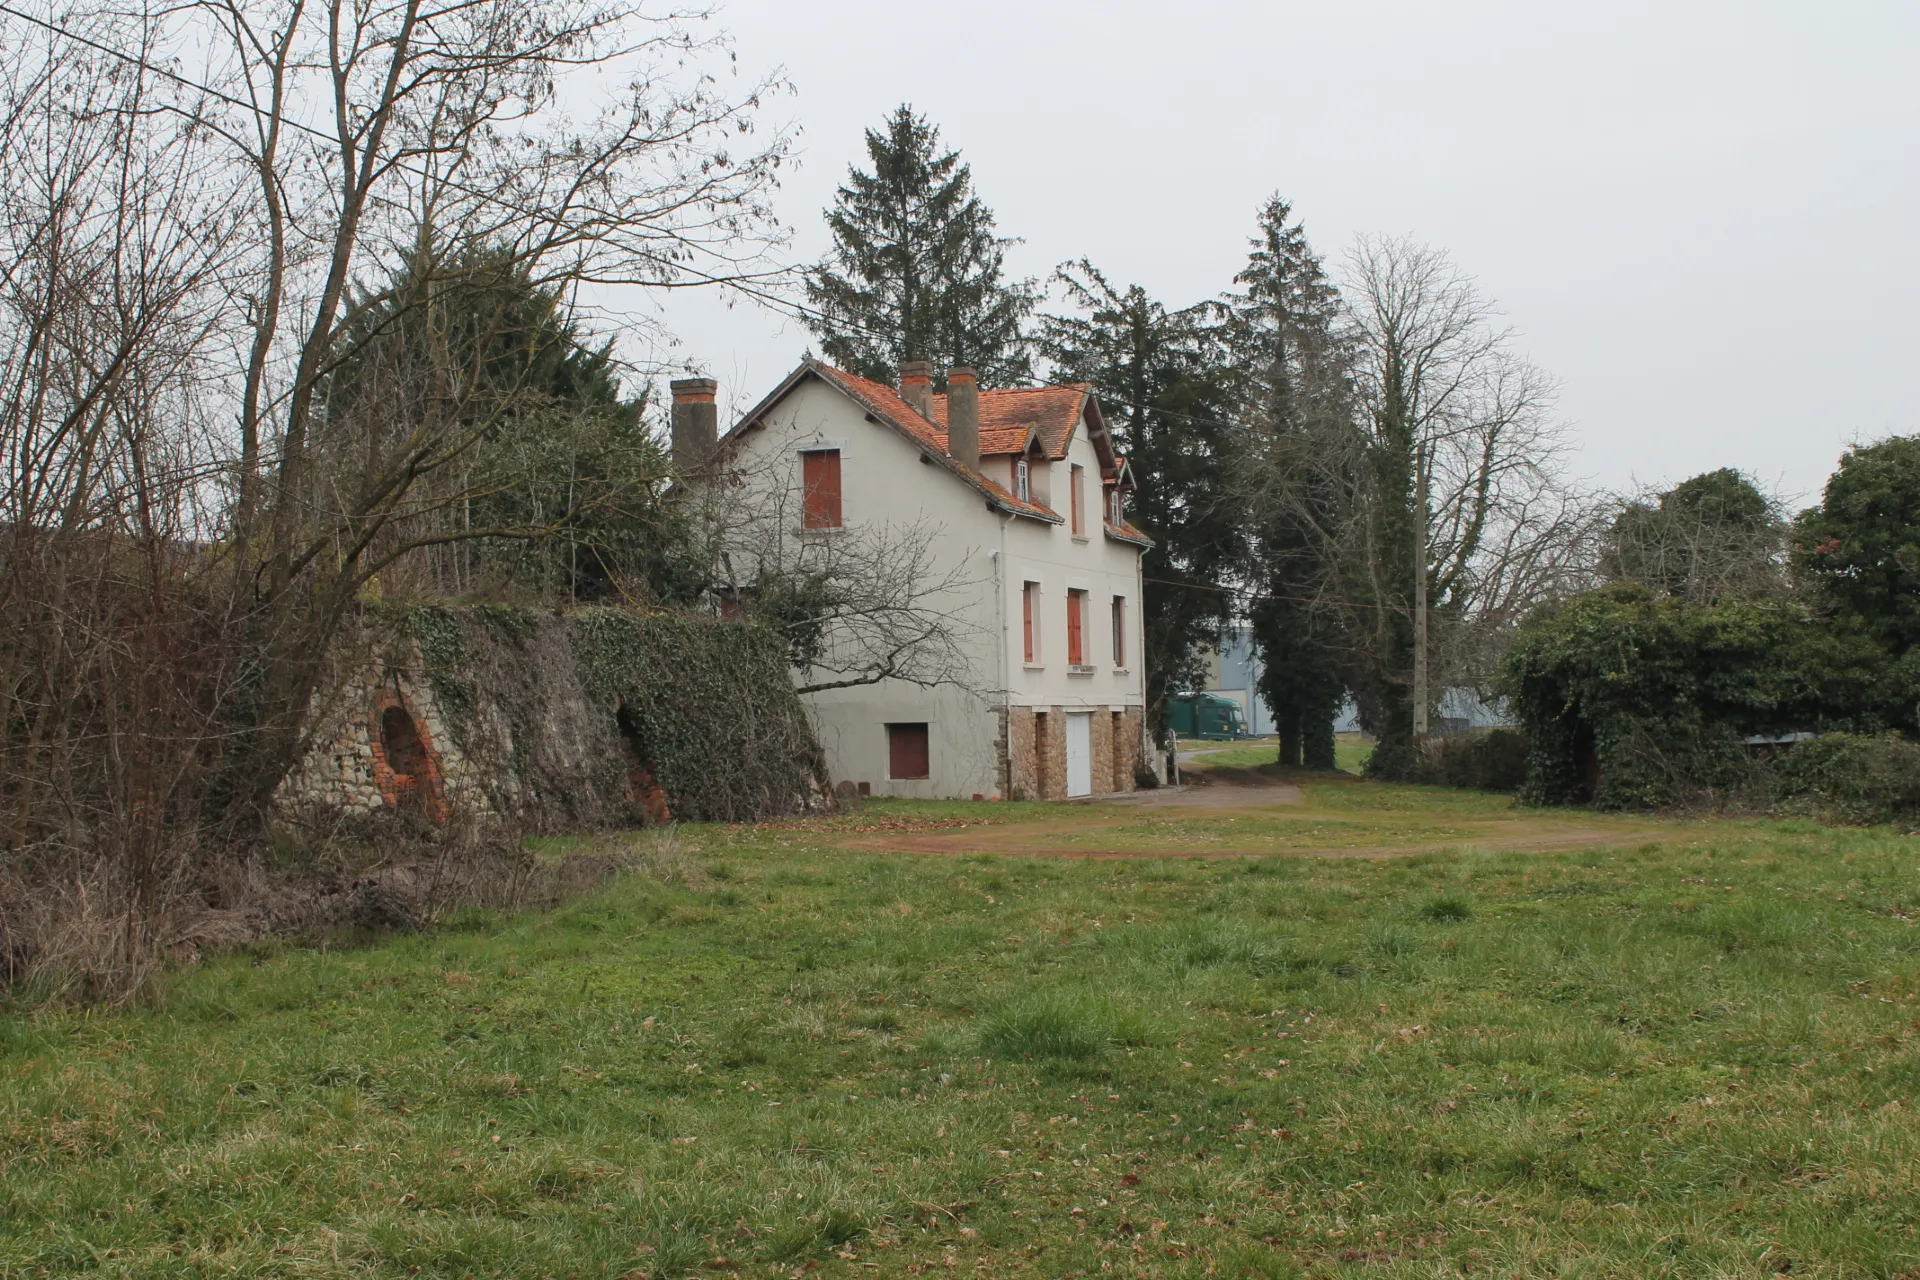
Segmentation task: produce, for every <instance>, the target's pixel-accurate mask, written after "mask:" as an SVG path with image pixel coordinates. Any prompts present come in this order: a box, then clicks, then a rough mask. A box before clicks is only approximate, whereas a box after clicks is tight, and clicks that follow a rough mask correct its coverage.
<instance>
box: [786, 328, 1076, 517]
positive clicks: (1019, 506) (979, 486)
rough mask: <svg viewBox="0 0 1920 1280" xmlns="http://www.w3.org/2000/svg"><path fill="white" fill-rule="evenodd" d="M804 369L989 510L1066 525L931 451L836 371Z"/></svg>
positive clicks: (812, 364)
mask: <svg viewBox="0 0 1920 1280" xmlns="http://www.w3.org/2000/svg"><path fill="white" fill-rule="evenodd" d="M805 367H806V368H809V369H812V370H813V371H814V372H815V373H816V374H817V375H818V376H820V377H822V378H824V379H825V380H826V381H828V382H831V383H832V384H833V385H834V386H836V387H838V388H839V389H840V392H841V394H842V395H844V396H846V397H847V398H848V399H850V400H852V401H853V402H854V403H855V404H857V405H859V406H860V407H861V408H862V409H865V410H866V411H867V414H868V415H869V416H870V417H872V418H873V420H874V421H876V422H880V423H884V424H885V425H886V426H888V427H891V428H892V429H893V430H894V431H896V432H898V433H899V434H900V435H901V436H902V437H904V438H906V439H908V440H911V441H912V442H913V443H914V444H915V445H918V446H919V448H920V453H921V456H922V457H924V458H926V459H928V460H929V461H931V462H932V463H933V464H935V465H937V466H940V467H943V468H945V469H946V470H947V471H948V472H949V473H950V474H952V475H954V476H956V477H958V478H959V479H960V480H961V481H962V482H964V483H966V484H968V485H971V486H972V487H973V488H974V489H976V490H978V491H979V492H980V493H981V494H982V495H983V496H984V497H985V498H986V499H987V501H988V502H989V503H991V504H992V505H993V506H996V507H998V508H1000V509H1001V510H1003V511H1007V512H1010V513H1011V514H1013V515H1016V516H1025V517H1027V518H1028V519H1030V520H1043V521H1045V522H1047V523H1048V524H1065V523H1066V520H1065V519H1064V518H1063V517H1061V516H1060V515H1059V514H1058V513H1056V512H1054V511H1051V510H1049V509H1048V508H1046V507H1043V506H1041V505H1040V504H1038V503H1035V502H1022V501H1021V500H1020V499H1018V498H1016V497H1014V496H1013V495H1012V494H1011V493H1008V492H1007V491H1006V490H1005V489H1002V488H1001V487H1000V486H999V485H997V484H995V483H994V482H993V481H991V480H989V479H987V478H986V477H985V476H983V475H981V474H980V473H979V472H977V471H972V470H969V469H968V468H966V467H963V466H961V465H960V464H959V463H957V462H955V461H954V460H953V459H952V458H950V457H948V456H947V455H946V454H944V453H942V452H940V451H939V450H938V449H935V448H934V447H933V446H932V445H931V444H929V443H928V442H927V440H926V438H925V437H923V436H921V435H920V433H919V432H917V431H915V430H913V429H912V428H911V427H910V426H908V425H907V424H905V423H902V422H897V421H895V420H894V417H893V415H892V414H891V413H890V412H888V411H887V410H886V409H885V408H884V407H882V406H881V405H878V404H875V403H874V402H873V401H872V400H871V399H870V398H868V397H867V396H865V395H863V394H861V392H860V389H859V388H858V387H856V386H853V385H851V384H849V383H848V382H847V381H846V380H845V379H843V378H838V377H835V376H834V375H835V374H837V373H838V372H839V370H837V369H835V368H834V367H833V366H832V365H826V364H821V363H820V362H819V361H817V360H813V359H808V360H807V362H806V365H805ZM791 381H792V379H791V378H789V379H788V382H791ZM783 385H784V384H783ZM916 416H919V415H916ZM920 421H922V422H925V423H926V424H927V430H928V432H929V434H931V433H932V432H933V430H934V427H933V423H931V422H928V421H927V419H926V418H925V417H923V416H922V417H920Z"/></svg>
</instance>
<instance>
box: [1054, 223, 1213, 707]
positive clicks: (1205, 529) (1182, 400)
mask: <svg viewBox="0 0 1920 1280" xmlns="http://www.w3.org/2000/svg"><path fill="white" fill-rule="evenodd" d="M1056 278H1057V280H1058V281H1059V283H1060V285H1061V287H1062V289H1063V291H1064V292H1065V294H1066V298H1067V300H1068V302H1069V303H1071V304H1072V307H1073V310H1072V311H1070V312H1068V313H1066V314H1060V315H1050V316H1047V317H1046V318H1045V319H1044V321H1043V327H1042V334H1043V338H1042V346H1043V347H1044V349H1045V351H1046V354H1047V356H1048V358H1049V359H1051V360H1052V361H1053V363H1054V366H1055V371H1056V373H1057V374H1058V375H1060V376H1063V377H1065V378H1067V379H1071V380H1073V381H1080V382H1089V383H1092V384H1093V387H1094V391H1095V394H1096V395H1097V396H1098V397H1099V400H1100V404H1101V407H1102V409H1103V411H1104V412H1105V415H1106V419H1107V425H1108V427H1109V429H1110V430H1111V431H1112V432H1113V435H1114V441H1115V447H1116V448H1117V449H1118V450H1119V451H1120V452H1121V453H1123V454H1124V455H1126V458H1127V460H1128V463H1129V465H1130V466H1131V467H1132V469H1133V474H1134V477H1135V479H1136V480H1137V482H1138V484H1139V488H1138V490H1137V493H1138V497H1137V500H1136V504H1135V506H1134V508H1133V510H1132V511H1131V512H1130V518H1131V519H1132V520H1133V522H1134V523H1135V524H1136V525H1138V526H1139V527H1140V528H1141V529H1142V531H1144V532H1145V533H1147V534H1148V535H1149V536H1150V537H1152V538H1153V540H1154V546H1153V549H1152V550H1151V551H1149V552H1148V553H1147V555H1146V560H1145V566H1144V567H1145V577H1146V584H1145V593H1146V598H1145V599H1144V600H1143V601H1142V609H1141V622H1142V627H1143V630H1144V631H1145V635H1146V663H1147V706H1148V714H1149V717H1150V718H1151V723H1152V725H1153V729H1154V733H1155V736H1156V737H1157V738H1160V739H1161V740H1162V741H1164V737H1163V736H1162V723H1163V722H1162V719H1161V714H1162V711H1163V709H1164V707H1165V699H1166V696H1167V695H1168V694H1169V693H1172V692H1177V691H1179V690H1181V689H1183V688H1186V687H1189V685H1190V684H1191V682H1192V681H1193V680H1194V679H1195V678H1196V677H1197V676H1198V674H1199V672H1198V665H1199V660H1200V658H1201V656H1202V655H1203V654H1204V653H1205V652H1207V651H1208V650H1210V649H1211V648H1212V646H1213V645H1214V644H1215V643H1216V642H1217V640H1218V638H1219V634H1220V630H1221V628H1222V627H1223V626H1225V625H1226V623H1227V622H1228V621H1230V619H1231V615H1232V599H1233V597H1232V595H1231V594H1230V587H1231V580H1232V576H1233V569H1234V567H1235V566H1236V565H1237V564H1238V563H1239V561H1240V559H1241V557H1242V556H1243V555H1244V547H1243V544H1242V540H1241V520H1240V511H1239V507H1238V504H1237V503H1236V502H1235V501H1234V500H1233V493H1232V484H1231V475H1232V470H1233V458H1234V445H1233V434H1234V428H1233V427H1232V426H1231V425H1230V422H1231V416H1232V409H1233V400H1232V392H1231V388H1230V385H1229V376H1228V369H1227V366H1226V359H1225V357H1226V349H1225V347H1224V346H1223V345H1222V342H1221V333H1220V330H1219V327H1218V325H1217V324H1216V323H1215V322H1214V321H1215V318H1214V316H1213V314H1212V309H1211V308H1210V307H1209V306H1207V305H1205V304H1203V305H1202V306H1199V307H1192V308H1188V309H1186V310H1181V311H1170V310H1168V309H1167V308H1166V307H1165V306H1164V305H1162V304H1161V303H1159V302H1157V301H1155V300H1154V299H1152V298H1151V297H1149V296H1148V295H1147V293H1146V291H1145V290H1144V289H1142V288H1141V287H1140V286H1139V285H1131V286H1128V287H1126V288H1124V289H1122V288H1119V287H1117V286H1115V285H1114V284H1113V283H1112V282H1111V281H1109V280H1108V279H1107V278H1106V277H1105V276H1104V275H1102V274H1101V273H1100V272H1099V271H1097V270H1096V269H1094V267H1093V266H1092V265H1091V264H1090V263H1087V262H1084V261H1083V262H1077V263H1070V264H1068V265H1067V266H1064V267H1062V268H1061V269H1060V271H1059V273H1058V275H1057V277H1056Z"/></svg>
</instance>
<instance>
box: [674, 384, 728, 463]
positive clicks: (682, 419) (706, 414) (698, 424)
mask: <svg viewBox="0 0 1920 1280" xmlns="http://www.w3.org/2000/svg"><path fill="white" fill-rule="evenodd" d="M671 385H672V387H673V465H674V468H675V469H676V470H678V471H679V472H680V474H681V475H691V474H692V473H694V472H696V471H699V470H700V469H701V468H703V467H705V466H706V465H707V463H708V462H709V461H711V460H712V458H713V451H714V448H715V446H716V445H718V444H719V441H720V410H719V408H718V406H716V405H715V404H714V402H713V397H714V393H715V392H717V391H718V390H719V389H720V384H719V383H717V382H715V381H714V380H713V379H712V378H680V379H677V380H675V381H674V382H673V383H672V384H671Z"/></svg>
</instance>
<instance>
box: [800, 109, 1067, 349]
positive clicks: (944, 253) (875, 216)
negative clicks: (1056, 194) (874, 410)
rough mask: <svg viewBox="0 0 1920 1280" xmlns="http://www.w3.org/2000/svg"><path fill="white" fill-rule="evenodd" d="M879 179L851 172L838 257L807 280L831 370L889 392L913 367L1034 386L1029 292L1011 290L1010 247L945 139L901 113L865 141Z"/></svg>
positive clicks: (840, 207) (1017, 285) (814, 323)
mask: <svg viewBox="0 0 1920 1280" xmlns="http://www.w3.org/2000/svg"><path fill="white" fill-rule="evenodd" d="M867 158H868V161H869V162H870V164H871V166H872V171H871V172H862V171H861V170H860V169H858V168H852V169H850V170H849V171H848V175H847V184H846V185H845V186H843V187H841V188H840V189H839V192H838V193H837V194H836V195H835V197H834V203H833V207H832V208H831V209H829V210H828V211H827V226H828V227H829V228H830V229H831V230H832V232H833V250H832V252H830V253H829V254H828V256H827V259H826V261H825V262H823V263H821V264H820V265H819V266H818V267H817V268H815V270H814V271H813V273H812V275H811V276H810V277H809V279H808V280H807V297H808V300H809V301H810V302H811V303H812V305H813V307H814V309H815V312H816V314H815V315H813V316H812V317H810V318H809V320H808V324H809V326H810V327H811V328H812V329H813V331H814V332H815V333H816V334H817V335H818V336H819V338H820V348H821V353H822V354H823V355H824V356H825V357H826V358H827V359H828V360H829V361H831V362H832V363H834V364H837V365H840V366H842V367H843V368H846V369H849V370H851V371H852V372H854V373H858V374H860V375H862V376H863V377H868V378H872V379H874V380H876V381H880V382H891V381H892V380H893V379H894V376H895V375H896V373H897V372H898V370H899V366H900V363H901V361H903V360H930V361H932V362H933V366H934V371H935V373H936V375H938V374H942V373H943V372H944V371H945V369H946V368H947V367H948V366H949V365H971V366H972V367H973V368H975V369H976V370H978V371H979V374H980V380H981V382H982V384H983V385H988V386H996V385H997V386H1013V385H1017V384H1020V383H1023V382H1027V381H1029V380H1031V377H1032V366H1031V363H1030V360H1029V357H1028V348H1027V339H1026V333H1025V324H1026V321H1027V317H1028V316H1029V315H1030V314H1031V313H1032V311H1033V308H1034V304H1035V302H1036V301H1037V300H1038V290H1037V289H1036V288H1035V286H1034V284H1033V282H1031V281H1009V280H1007V279H1006V278H1005V258H1006V250H1007V246H1009V245H1012V244H1015V243H1017V241H1014V240H1010V239H1006V238H1003V237H1000V236H997V235H995V234H994V219H993V213H992V211H991V210H989V209H988V208H987V206H986V205H984V204H982V203H981V201H980V197H979V196H977V195H975V194H974V191H973V173H972V170H971V169H970V168H969V167H968V166H967V165H966V164H963V163H962V162H961V160H960V153H959V152H957V151H947V150H943V149H942V147H941V144H940V131H939V130H938V129H937V128H935V127H934V126H933V125H932V124H931V123H929V122H928V120H927V119H926V117H924V116H920V115H916V114H914V111H913V109H912V108H911V107H909V106H905V105H903V106H901V107H900V108H899V109H898V110H896V111H895V112H894V113H893V115H892V116H891V117H889V118H888V120H887V123H886V126H885V128H884V129H881V130H874V129H869V130H868V131H867Z"/></svg>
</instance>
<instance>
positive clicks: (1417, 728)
mask: <svg viewBox="0 0 1920 1280" xmlns="http://www.w3.org/2000/svg"><path fill="white" fill-rule="evenodd" d="M1413 489H1414V499H1413V740H1414V741H1415V742H1416V743H1418V742H1423V741H1425V740H1426V736H1427V451H1426V449H1425V447H1424V446H1423V447H1419V448H1416V449H1415V450H1414V453H1413Z"/></svg>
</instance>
